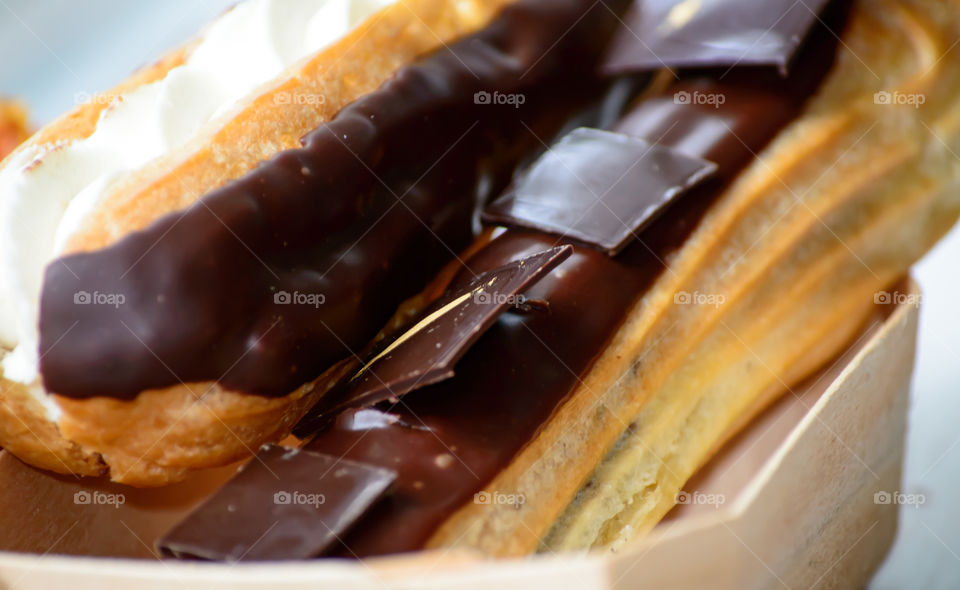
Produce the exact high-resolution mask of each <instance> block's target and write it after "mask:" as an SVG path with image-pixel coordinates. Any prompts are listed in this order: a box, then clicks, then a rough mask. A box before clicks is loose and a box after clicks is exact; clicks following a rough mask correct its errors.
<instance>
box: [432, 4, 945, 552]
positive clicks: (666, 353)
mask: <svg viewBox="0 0 960 590" xmlns="http://www.w3.org/2000/svg"><path fill="white" fill-rule="evenodd" d="M851 18H852V22H851V24H850V26H849V27H848V29H847V31H846V33H845V38H844V40H843V43H842V44H841V47H840V49H839V53H838V59H837V63H836V65H835V66H834V71H833V72H831V74H830V75H829V76H828V79H827V80H826V82H825V83H824V85H823V86H822V87H821V89H820V91H819V92H818V93H817V95H816V96H815V97H814V98H813V99H812V100H811V102H810V104H809V105H808V107H807V108H806V110H805V112H804V113H803V114H802V115H801V116H800V117H799V118H798V119H797V120H795V121H794V122H793V123H792V124H791V125H790V126H788V127H787V128H786V129H785V130H784V131H782V132H781V133H780V134H779V135H778V137H777V138H776V139H775V140H774V142H773V143H772V144H771V145H770V146H768V148H767V149H765V150H764V151H763V152H762V153H760V154H759V155H758V158H757V159H756V160H755V161H754V162H753V163H752V164H751V165H750V166H749V167H748V168H747V169H746V170H745V171H744V172H743V173H742V174H741V175H740V176H739V177H738V179H737V180H736V181H735V182H734V183H733V185H732V186H731V187H730V188H729V189H728V190H727V191H726V192H725V193H724V194H723V195H722V196H721V198H720V200H719V201H718V202H717V203H716V204H715V206H714V207H713V208H712V209H711V210H710V211H709V212H708V213H707V216H706V218H705V219H704V221H703V222H702V223H701V224H700V226H699V227H698V229H697V230H696V231H695V232H694V234H693V235H692V236H691V237H690V238H689V239H688V240H687V242H686V243H685V244H684V246H683V247H682V248H681V249H680V250H679V251H678V252H677V253H676V254H675V255H674V256H671V257H670V258H669V259H668V260H666V261H665V263H666V264H667V266H668V268H669V270H668V271H667V272H664V273H663V274H662V275H661V277H660V278H659V279H658V280H657V282H656V283H655V284H654V286H653V287H652V288H651V289H650V290H649V291H648V292H647V294H646V295H645V296H644V297H643V299H642V300H641V301H640V302H638V304H637V305H636V307H635V308H634V309H633V310H632V312H631V313H630V315H629V316H628V319H627V321H626V322H625V324H624V325H623V326H622V327H621V329H620V330H619V332H618V334H617V335H616V336H615V338H614V340H613V342H612V344H611V346H610V347H608V349H607V350H606V351H605V352H604V354H603V355H602V356H601V358H600V359H599V360H598V361H597V363H596V364H595V365H594V367H593V368H592V370H591V371H590V372H589V373H588V374H587V375H585V376H584V378H583V380H582V382H581V385H580V387H578V388H577V390H576V391H575V392H574V393H573V394H572V396H571V398H570V400H569V401H568V402H567V403H566V404H565V405H564V406H563V407H561V408H560V409H559V410H558V411H557V413H556V414H555V415H554V417H553V418H552V419H551V420H550V421H549V422H548V423H547V424H545V425H544V426H543V429H542V430H541V432H540V433H539V434H538V436H537V438H536V439H534V440H533V441H532V443H531V444H530V445H529V446H528V447H527V448H526V449H524V450H523V451H521V453H520V454H519V455H518V456H517V458H516V459H515V460H514V461H513V462H512V464H511V465H509V466H508V467H507V468H506V469H505V470H503V471H502V472H501V473H500V474H499V475H498V476H497V478H495V480H494V481H492V482H490V483H489V484H487V486H486V487H485V489H488V490H499V491H502V492H504V493H515V494H523V495H524V496H525V499H526V501H525V503H523V504H522V505H519V506H514V505H494V504H474V503H470V504H468V505H465V506H464V507H462V508H461V509H460V510H459V511H458V512H457V513H455V514H454V515H453V516H452V517H451V518H449V519H448V520H447V521H446V522H445V523H444V524H443V525H442V526H441V527H440V528H439V529H438V530H437V532H436V533H435V534H434V535H433V537H432V538H431V539H430V541H429V543H428V547H431V548H437V547H445V548H449V547H458V548H473V549H479V550H481V551H483V552H484V553H487V554H490V555H522V554H525V553H529V552H531V551H534V550H536V549H538V547H539V549H540V550H543V551H556V550H564V549H585V548H591V547H600V546H606V547H611V546H612V547H613V548H616V547H617V546H619V545H620V544H622V543H624V542H626V541H628V540H629V539H631V538H632V537H633V536H635V535H637V534H641V533H643V532H645V531H647V530H649V529H650V528H652V526H653V525H654V524H655V523H656V522H657V521H658V520H659V519H660V518H661V517H662V516H663V515H664V514H665V513H666V512H667V511H668V510H669V509H670V508H671V507H672V506H673V505H674V504H675V502H676V498H677V494H678V493H679V492H680V491H681V489H682V486H683V484H684V483H685V482H686V481H687V479H689V477H690V476H691V475H692V474H693V473H694V471H695V470H696V469H697V468H698V467H699V466H700V465H702V464H703V463H704V462H705V461H706V460H707V459H708V458H709V457H710V455H711V454H712V453H713V452H714V451H715V450H716V448H717V446H718V445H719V444H720V443H721V442H722V441H723V440H724V439H725V438H727V437H729V436H730V435H731V434H732V433H733V432H734V431H735V430H736V428H737V427H738V425H740V426H742V425H743V424H744V423H745V420H744V418H745V417H747V416H749V415H751V414H753V413H756V412H757V411H759V409H760V408H762V407H763V406H764V405H765V404H766V403H768V402H769V401H771V400H772V399H773V398H774V397H775V396H777V395H779V394H782V393H783V392H784V391H785V390H787V389H788V388H789V387H790V386H792V385H794V384H796V383H798V382H799V381H800V380H802V379H803V378H804V377H805V376H807V375H809V374H810V373H811V372H813V371H814V370H816V369H817V368H818V367H819V366H821V365H822V364H823V363H825V362H827V361H828V360H829V359H830V358H832V357H833V356H834V355H835V354H837V353H838V352H839V351H840V350H842V349H843V348H844V347H845V346H846V345H848V343H849V340H850V339H851V338H852V336H853V335H854V334H856V332H857V330H858V329H859V328H860V326H861V325H862V323H863V322H864V321H865V320H866V318H867V317H869V315H870V314H871V313H872V311H873V307H874V299H875V296H876V295H875V294H876V293H878V292H880V291H881V290H882V289H884V288H887V287H888V285H891V284H893V283H894V282H895V281H896V280H897V279H898V278H899V277H901V276H902V275H903V274H905V272H906V271H907V270H908V269H909V267H910V265H911V264H912V263H913V262H914V261H915V260H916V259H917V258H919V257H920V256H921V255H922V254H923V253H924V252H925V251H926V250H927V249H929V248H930V247H931V246H932V245H933V244H934V243H935V242H936V241H937V239H938V238H939V237H940V236H942V235H943V234H944V233H945V232H946V231H947V230H948V229H949V228H950V227H951V226H952V225H953V223H954V222H955V220H956V219H957V216H958V214H960V197H958V195H957V193H956V191H955V190H953V189H954V187H955V186H956V183H957V181H958V180H960V170H958V169H957V167H956V163H955V158H954V156H953V155H952V153H953V152H956V151H957V144H958V143H960V141H958V139H960V133H958V131H960V108H958V107H957V105H956V101H955V100H953V99H952V98H951V97H952V96H955V95H956V91H957V88H958V87H960V57H958V56H952V55H951V54H950V52H949V47H950V43H951V42H952V39H955V38H956V35H957V34H958V32H960V18H958V15H957V13H956V9H955V7H950V6H944V5H942V4H940V3H936V2H931V1H921V0H915V1H912V2H893V1H890V2H884V3H883V5H882V7H878V6H876V3H872V2H871V3H867V2H859V3H858V4H857V5H856V6H855V8H854V12H853V14H852V17H851ZM880 91H887V92H891V93H892V92H894V91H897V92H902V93H922V94H923V95H924V97H925V102H924V104H923V106H922V107H921V108H914V107H912V106H905V105H900V106H896V105H889V104H883V102H882V101H877V100H875V97H874V93H875V92H880ZM681 292H686V293H703V294H714V295H722V296H723V297H724V298H725V301H724V302H723V303H722V305H719V306H712V305H677V304H676V303H675V295H676V294H678V293H681ZM588 483H589V485H585V484H588ZM578 492H579V495H578Z"/></svg>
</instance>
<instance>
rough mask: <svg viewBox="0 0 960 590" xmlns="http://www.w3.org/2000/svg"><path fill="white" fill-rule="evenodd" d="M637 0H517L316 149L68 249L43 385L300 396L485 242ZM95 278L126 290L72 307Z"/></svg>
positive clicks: (94, 288)
mask: <svg viewBox="0 0 960 590" xmlns="http://www.w3.org/2000/svg"><path fill="white" fill-rule="evenodd" d="M626 3H627V1H626V0H614V1H612V2H611V1H610V0H606V2H605V4H597V3H595V2H593V1H592V0H520V1H519V2H518V3H516V4H513V5H510V6H509V7H507V8H506V9H504V10H503V11H502V12H501V14H500V15H499V16H498V17H496V18H495V19H494V20H493V22H492V23H490V24H489V25H488V26H486V27H485V28H483V29H482V30H480V31H479V32H477V33H476V34H474V35H471V36H469V37H466V38H464V39H462V40H460V41H458V42H456V43H454V44H451V45H450V46H449V47H445V48H443V49H440V50H438V51H436V52H435V53H433V54H431V55H429V56H427V57H425V58H424V59H422V60H420V61H419V62H417V63H415V64H413V65H410V66H408V67H405V68H402V69H401V70H400V71H399V72H398V73H397V74H396V75H395V76H394V77H393V78H392V79H391V80H390V81H388V82H387V83H386V84H384V85H383V86H382V87H381V88H380V89H379V90H377V91H375V92H373V93H371V94H369V95H367V96H365V97H363V98H361V99H360V100H358V101H357V102H355V103H353V104H352V105H350V106H348V107H346V108H345V109H343V110H342V111H341V112H340V113H339V114H338V115H337V116H336V117H335V118H334V119H333V120H332V121H331V122H330V123H329V124H326V125H324V126H322V127H320V128H318V129H317V130H315V131H313V132H311V133H310V134H308V135H307V136H306V137H305V138H304V140H303V146H304V147H303V148H302V149H297V150H290V151H286V152H283V153H281V154H279V155H278V156H276V157H275V158H274V159H272V160H270V161H269V162H266V163H264V164H263V165H261V166H260V167H259V168H258V169H256V170H255V171H253V172H251V173H250V174H248V175H247V176H245V177H243V178H242V179H240V180H238V181H236V182H233V183H231V184H229V185H227V186H226V187H224V188H222V189H219V190H217V191H214V192H212V193H210V194H209V195H206V196H205V197H204V198H203V199H201V201H200V202H199V203H197V204H196V205H194V206H192V207H190V208H189V209H187V210H185V211H182V212H178V213H174V214H171V215H168V216H166V217H164V218H162V219H160V220H159V221H157V222H156V223H154V224H153V225H151V226H150V227H149V228H147V229H146V230H144V231H141V232H137V233H134V234H131V235H129V236H127V237H126V238H124V239H123V240H121V241H120V242H118V243H117V244H115V245H112V246H110V247H108V248H105V249H102V250H98V251H94V252H90V253H82V254H75V255H71V256H67V257H64V258H61V259H58V260H55V261H54V262H53V263H51V264H50V265H49V266H48V268H47V269H46V274H45V279H44V285H43V292H42V295H41V304H40V306H41V308H40V352H41V363H40V369H41V375H42V377H43V380H44V385H45V386H46V388H47V390H48V391H52V392H56V393H59V394H61V395H66V396H71V397H78V398H83V397H90V396H114V397H119V398H128V399H129V398H133V397H134V396H136V395H137V394H138V393H139V392H141V391H143V390H146V389H153V388H162V387H167V386H173V385H177V384H179V383H180V382H202V381H218V382H219V383H221V384H222V385H223V386H225V387H226V388H228V389H232V390H237V391H243V392H248V393H254V394H261V395H286V394H288V393H290V392H291V391H293V390H294V389H296V387H298V386H300V385H301V384H303V383H305V382H308V381H310V380H312V379H313V378H315V377H317V376H318V375H319V374H320V373H322V372H323V371H324V370H325V369H326V368H328V367H329V366H330V365H332V364H333V363H335V362H337V361H339V360H342V359H344V358H348V357H350V355H351V354H352V352H353V351H354V350H358V349H360V348H362V347H363V346H364V345H365V344H366V343H367V342H368V341H369V340H370V339H371V338H372V337H373V336H374V335H375V334H376V333H377V332H378V331H379V330H380V329H381V327H382V326H383V325H384V324H385V323H386V321H387V320H388V319H389V318H390V317H391V315H392V314H393V313H394V311H395V310H396V309H397V306H398V305H399V304H400V303H401V302H402V301H404V300H405V299H407V298H408V297H410V296H412V295H414V294H416V293H418V292H420V291H421V290H422V288H423V287H424V286H425V285H426V283H427V282H428V281H429V280H430V279H431V278H432V277H433V276H434V274H435V273H436V272H437V271H438V270H439V269H440V268H441V267H442V266H443V265H444V264H445V263H446V262H448V261H449V260H450V259H451V258H452V257H453V256H454V253H455V252H459V251H461V250H462V249H463V248H465V247H466V246H467V245H469V244H470V242H471V241H472V239H473V237H474V235H475V233H474V232H475V231H476V230H477V229H478V227H479V224H478V223H477V222H476V214H477V211H478V209H479V208H480V207H482V206H483V204H485V203H486V202H487V200H488V199H489V197H490V196H492V195H495V194H497V193H498V192H499V191H501V190H502V189H503V188H504V186H505V185H506V184H507V183H508V182H509V180H510V177H511V175H512V173H513V171H514V169H515V168H516V166H517V165H518V164H520V163H522V162H523V161H524V160H525V159H528V158H530V157H532V156H534V155H535V154H536V153H538V152H539V151H540V150H541V149H542V142H544V141H550V140H551V139H552V138H553V137H554V135H555V134H556V133H558V132H559V131H560V130H561V128H562V127H563V126H564V125H565V123H566V122H567V121H569V120H570V119H571V117H573V116H574V115H576V114H577V113H579V112H581V111H582V110H583V109H584V107H585V106H587V105H589V104H592V103H595V102H596V101H598V100H600V98H601V97H603V96H604V93H605V92H606V87H605V84H603V83H601V82H600V81H599V80H598V79H597V78H596V75H595V72H596V67H597V62H598V59H599V57H600V55H601V53H602V51H603V49H604V48H605V46H606V43H607V42H608V40H609V37H610V32H611V31H612V29H613V27H614V26H615V25H616V24H617V17H616V14H615V12H616V11H617V10H620V9H622V8H625V5H626ZM521 99H522V100H521ZM84 292H86V293H99V294H114V295H118V296H119V295H122V296H123V300H124V303H123V305H119V306H107V305H77V304H76V301H77V294H78V293H84ZM115 299H116V298H115Z"/></svg>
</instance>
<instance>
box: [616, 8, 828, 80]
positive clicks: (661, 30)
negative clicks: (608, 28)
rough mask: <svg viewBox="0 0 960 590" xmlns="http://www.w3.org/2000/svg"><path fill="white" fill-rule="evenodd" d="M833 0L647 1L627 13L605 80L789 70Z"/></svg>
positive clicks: (617, 35) (617, 36)
mask: <svg viewBox="0 0 960 590" xmlns="http://www.w3.org/2000/svg"><path fill="white" fill-rule="evenodd" d="M828 2H829V0H764V1H763V2H754V1H749V0H645V1H643V2H637V3H636V4H634V5H633V7H632V8H631V10H630V11H629V12H628V13H627V15H626V18H625V19H624V23H623V25H624V26H623V27H621V28H620V29H619V30H618V32H617V34H616V36H615V37H614V42H613V44H612V45H611V49H610V52H609V54H608V55H607V57H606V59H605V60H604V63H603V65H602V70H603V72H604V73H606V74H610V75H615V74H622V73H626V72H636V71H647V70H656V69H661V68H668V69H673V68H681V67H715V66H729V67H733V66H736V65H768V66H776V67H778V68H779V69H780V71H781V73H783V74H786V70H787V66H788V65H789V64H790V60H791V58H792V57H793V55H794V53H795V52H796V51H797V49H798V47H799V46H800V44H801V42H802V41H803V39H804V37H806V35H807V33H808V32H809V31H810V30H811V28H812V27H813V24H814V23H815V22H816V21H817V19H818V18H819V14H820V12H821V11H823V9H824V8H825V7H826V5H827V3H828Z"/></svg>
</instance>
